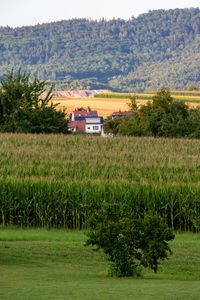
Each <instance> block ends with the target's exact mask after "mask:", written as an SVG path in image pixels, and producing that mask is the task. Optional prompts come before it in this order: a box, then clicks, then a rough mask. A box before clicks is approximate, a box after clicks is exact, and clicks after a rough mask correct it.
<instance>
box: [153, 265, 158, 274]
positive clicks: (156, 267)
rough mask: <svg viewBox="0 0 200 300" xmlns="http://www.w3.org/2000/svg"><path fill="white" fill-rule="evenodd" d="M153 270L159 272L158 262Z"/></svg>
mask: <svg viewBox="0 0 200 300" xmlns="http://www.w3.org/2000/svg"><path fill="white" fill-rule="evenodd" d="M153 271H154V273H155V274H157V271H158V264H155V265H154V267H153Z"/></svg>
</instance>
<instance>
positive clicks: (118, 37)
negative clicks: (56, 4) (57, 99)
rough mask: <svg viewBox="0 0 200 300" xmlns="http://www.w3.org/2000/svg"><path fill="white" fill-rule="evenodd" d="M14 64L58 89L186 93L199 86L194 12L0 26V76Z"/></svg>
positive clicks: (199, 21) (199, 38)
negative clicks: (190, 86) (51, 83)
mask: <svg viewBox="0 0 200 300" xmlns="http://www.w3.org/2000/svg"><path fill="white" fill-rule="evenodd" d="M20 66H22V68H23V70H27V71H30V72H31V74H32V75H33V76H38V77H39V79H45V80H50V81H51V82H54V83H55V84H56V88H58V89H61V88H62V89H66V88H72V89H75V88H79V89H80V88H87V89H88V88H90V89H98V88H101V89H102V88H106V89H112V90H115V91H131V92H134V91H135V92H139V91H144V90H155V89H158V88H160V87H161V86H166V87H169V88H170V89H186V88H187V87H188V85H192V84H195V85H198V83H199V82H200V9H198V8H191V9H175V10H167V11H166V10H156V11H150V12H149V13H147V14H142V15H140V16H139V17H137V18H132V19H130V20H129V21H125V20H122V19H114V20H111V21H106V20H100V21H92V20H88V19H72V20H68V21H60V22H53V23H47V24H42V25H36V26H27V27H21V28H15V29H13V28H10V27H0V75H2V74H3V73H4V72H8V70H10V69H11V68H12V67H15V68H16V67H20Z"/></svg>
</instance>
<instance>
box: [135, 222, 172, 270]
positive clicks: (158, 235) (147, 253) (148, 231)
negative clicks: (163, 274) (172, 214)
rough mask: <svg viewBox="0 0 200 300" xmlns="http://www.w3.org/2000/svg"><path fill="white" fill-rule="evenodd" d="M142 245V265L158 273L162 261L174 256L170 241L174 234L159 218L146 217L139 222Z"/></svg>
mask: <svg viewBox="0 0 200 300" xmlns="http://www.w3.org/2000/svg"><path fill="white" fill-rule="evenodd" d="M139 226H140V230H141V231H140V232H141V236H140V243H139V248H140V249H141V251H142V259H141V263H142V264H143V265H144V266H149V267H151V269H153V270H154V273H157V270H158V264H159V262H160V260H164V259H165V258H167V257H168V254H172V251H171V249H170V247H169V245H168V241H170V240H173V239H174V237H175V236H174V233H173V231H172V230H171V228H169V227H168V226H167V225H166V224H165V223H164V222H163V220H162V219H160V218H159V217H158V216H146V217H145V218H144V219H143V220H140V221H139Z"/></svg>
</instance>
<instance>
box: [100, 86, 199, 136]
mask: <svg viewBox="0 0 200 300" xmlns="http://www.w3.org/2000/svg"><path fill="white" fill-rule="evenodd" d="M152 99H153V101H152V102H150V101H149V102H148V103H147V105H141V106H140V107H137V106H136V103H135V98H132V99H130V100H131V103H130V105H129V106H130V110H131V111H132V112H133V113H134V114H133V116H132V117H131V118H130V117H129V118H126V117H124V118H115V119H113V120H108V121H107V122H106V123H105V124H104V130H105V132H106V133H109V132H112V133H113V134H114V135H117V134H118V135H127V136H154V137H187V138H200V122H199V118H200V106H199V107H197V108H193V109H191V108H189V106H188V105H186V104H185V103H184V102H180V101H177V100H174V99H173V98H172V97H171V94H170V91H169V90H168V89H166V88H163V89H161V90H160V91H158V92H157V94H156V95H155V96H153V98H152Z"/></svg>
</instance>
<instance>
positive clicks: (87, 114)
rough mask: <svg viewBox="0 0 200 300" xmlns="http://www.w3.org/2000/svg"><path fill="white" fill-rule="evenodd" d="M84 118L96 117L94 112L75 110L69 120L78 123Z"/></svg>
mask: <svg viewBox="0 0 200 300" xmlns="http://www.w3.org/2000/svg"><path fill="white" fill-rule="evenodd" d="M86 117H98V113H97V111H96V110H91V111H89V110H75V111H73V113H72V116H71V120H72V121H78V120H80V121H81V120H84V119H85V118H86Z"/></svg>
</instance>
